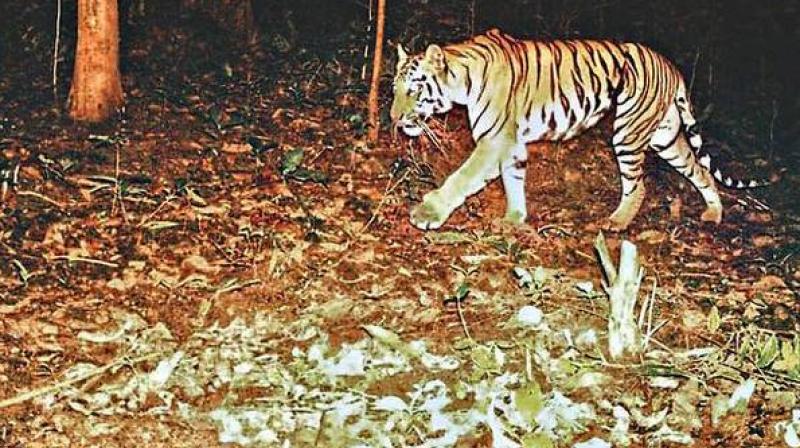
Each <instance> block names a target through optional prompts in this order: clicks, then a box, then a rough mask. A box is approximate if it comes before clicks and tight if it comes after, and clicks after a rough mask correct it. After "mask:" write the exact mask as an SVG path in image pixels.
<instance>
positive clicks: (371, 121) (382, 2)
mask: <svg viewBox="0 0 800 448" xmlns="http://www.w3.org/2000/svg"><path fill="white" fill-rule="evenodd" d="M385 19H386V0H378V15H377V17H376V20H375V21H376V22H377V23H376V25H375V54H374V59H373V60H372V80H371V81H372V82H370V87H369V97H368V98H367V124H368V126H369V131H368V133H367V140H368V141H369V142H370V143H375V142H377V141H378V130H379V128H380V126H381V120H380V115H379V111H378V93H379V92H380V84H381V60H382V59H383V27H384V22H385Z"/></svg>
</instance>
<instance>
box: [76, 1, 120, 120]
mask: <svg viewBox="0 0 800 448" xmlns="http://www.w3.org/2000/svg"><path fill="white" fill-rule="evenodd" d="M122 101H123V98H122V80H121V79H120V74H119V11H118V9H117V0H78V43H77V46H76V49H75V68H74V70H73V75H72V87H71V88H70V92H69V115H70V117H72V118H73V119H74V120H78V121H88V122H100V121H103V120H105V119H107V118H108V117H110V116H111V115H113V114H114V113H115V112H116V111H117V110H118V109H119V108H120V107H121V106H122Z"/></svg>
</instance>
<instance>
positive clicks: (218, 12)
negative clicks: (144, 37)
mask: <svg viewBox="0 0 800 448" xmlns="http://www.w3.org/2000/svg"><path fill="white" fill-rule="evenodd" d="M181 6H182V7H183V9H184V10H186V11H200V12H202V13H204V14H205V15H206V16H208V17H209V18H210V19H212V20H213V22H214V23H215V24H217V25H218V26H220V27H222V28H223V29H224V32H226V33H232V35H233V37H234V38H235V39H236V42H237V43H238V44H239V45H241V46H245V47H246V46H249V45H252V44H255V43H256V42H258V26H257V24H256V20H255V14H254V13H253V2H252V1H251V0H182V2H181Z"/></svg>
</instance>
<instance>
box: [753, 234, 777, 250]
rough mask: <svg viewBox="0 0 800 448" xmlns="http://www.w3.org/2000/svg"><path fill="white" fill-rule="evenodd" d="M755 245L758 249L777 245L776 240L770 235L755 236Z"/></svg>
mask: <svg viewBox="0 0 800 448" xmlns="http://www.w3.org/2000/svg"><path fill="white" fill-rule="evenodd" d="M753 245H754V246H755V247H758V248H764V247H768V246H774V245H775V238H773V237H771V236H769V235H755V236H754V237H753Z"/></svg>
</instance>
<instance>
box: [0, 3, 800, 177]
mask: <svg viewBox="0 0 800 448" xmlns="http://www.w3.org/2000/svg"><path fill="white" fill-rule="evenodd" d="M178 4H179V2H178V1H176V0H152V1H146V2H145V3H141V2H139V1H131V0H121V1H120V16H121V27H122V28H121V34H122V55H121V56H122V70H123V74H124V75H128V76H126V78H125V79H126V80H125V86H124V87H125V90H126V91H130V90H131V89H132V88H136V87H138V88H142V89H147V88H153V86H154V84H153V82H152V80H153V79H154V77H155V78H158V79H160V77H161V76H165V77H166V78H175V79H177V78H182V77H192V76H199V75H200V74H201V73H204V72H205V71H207V70H208V69H209V67H213V66H215V65H219V64H220V62H221V61H226V62H227V61H230V60H233V61H236V60H237V58H240V57H247V56H245V55H246V54H252V53H253V48H252V47H250V48H247V49H243V48H242V45H241V42H236V41H234V39H233V38H232V33H228V32H226V31H225V30H223V29H220V28H219V24H218V23H215V21H214V18H212V17H203V15H202V14H201V13H197V12H195V13H191V14H187V13H186V12H185V11H181V10H180V7H179V6H178ZM141 5H144V8H141V9H140V8H139V6H141ZM253 10H254V14H255V17H256V21H257V26H258V28H259V30H260V41H259V42H258V48H257V52H258V53H259V55H260V58H257V61H258V63H257V64H256V65H255V67H256V69H257V70H259V71H261V72H262V73H263V74H264V75H265V76H271V77H280V76H286V75H287V74H284V73H282V72H281V71H282V70H283V69H284V68H285V67H284V66H283V65H282V64H281V62H282V61H285V60H288V59H296V58H312V57H314V58H320V59H331V60H333V59H335V60H337V61H340V62H343V63H345V64H348V65H349V69H351V70H352V71H353V73H354V72H355V71H357V70H359V69H360V68H361V66H363V50H364V46H365V45H368V43H369V42H370V34H369V32H368V26H369V20H368V17H369V15H368V11H369V2H368V1H352V0H316V1H315V0H293V1H278V0H269V1H267V0H254V1H253ZM142 11H143V12H144V14H141V13H140V12H142ZM55 12H56V6H55V1H36V0H34V1H21V0H4V1H2V3H1V4H0V114H6V115H21V116H25V113H26V111H24V110H15V111H13V112H12V111H9V110H3V108H4V106H3V103H6V105H7V104H9V103H10V100H16V101H14V102H13V104H14V105H15V106H16V108H19V107H23V108H25V106H27V107H29V108H30V109H31V110H35V109H37V108H41V107H50V106H51V105H52V103H53V99H52V93H51V92H50V90H51V89H50V88H48V87H46V86H48V84H49V78H50V70H51V63H52V52H53V27H54V22H55ZM74 22H75V3H74V2H73V1H70V0H64V2H63V19H62V26H61V30H62V48H61V56H62V58H63V59H62V61H61V64H60V78H61V83H60V86H59V87H60V95H61V96H62V98H60V99H59V101H62V100H64V99H65V97H66V92H67V90H68V86H69V84H68V82H69V76H70V75H71V64H72V60H71V57H72V50H73V44H74V38H75V30H74ZM798 25H800V1H798V0H792V1H763V2H755V1H746V0H726V1H709V0H700V1H688V0H677V1H669V2H662V1H658V2H656V1H621V0H618V1H614V0H610V1H596V0H566V1H564V0H503V1H488V0H475V1H471V0H460V1H455V0H405V1H398V0H388V13H387V38H388V40H389V42H390V43H391V44H394V43H396V42H402V43H404V44H405V45H406V46H407V47H409V48H411V49H413V50H416V51H418V50H420V49H422V48H424V46H425V45H426V44H427V43H429V42H439V43H441V42H452V41H458V40H462V39H464V38H466V37H468V36H469V35H471V34H473V33H479V32H481V31H484V30H486V29H487V28H491V27H499V28H501V29H503V30H504V31H506V32H508V33H510V34H513V35H516V36H517V37H527V38H543V39H552V38H560V37H601V38H612V39H616V40H625V41H639V42H643V43H646V44H648V45H649V46H651V47H653V48H655V49H657V50H659V51H660V52H662V53H663V54H665V55H666V56H667V57H669V58H670V59H671V60H673V61H674V62H675V63H676V64H677V65H678V66H679V67H680V68H681V70H682V72H683V73H684V75H685V77H686V78H687V82H689V83H690V84H691V85H692V91H693V97H694V102H695V105H696V106H695V107H696V112H697V114H696V115H698V116H699V118H700V120H701V123H702V124H703V127H704V129H705V131H706V132H705V134H706V135H707V137H706V140H708V141H709V142H711V143H712V144H714V143H716V144H717V146H719V147H721V148H722V152H723V153H728V156H730V155H731V153H735V154H737V157H741V156H742V155H744V156H745V157H759V158H762V159H765V160H767V162H768V164H769V166H772V165H774V164H775V163H776V158H777V159H778V163H779V164H780V165H782V166H784V167H786V166H788V167H789V168H791V166H793V165H794V164H795V163H796V162H795V160H796V159H798V158H800V148H799V147H800V144H799V142H800V88H798V78H799V77H800V76H798V66H799V65H800V64H798V59H800V26H798ZM154 30H157V32H155V31H154ZM165 35H166V36H167V37H164V36H165ZM154 36H155V37H154ZM187 43H188V45H186V44H187ZM133 48H139V49H141V48H146V49H147V51H146V52H147V54H141V53H142V51H139V52H138V53H135V54H134V52H133V51H132V50H131V49H133ZM393 57H394V55H393V51H389V55H388V56H387V59H392V58H393ZM148 58H149V59H148ZM392 67H393V64H391V63H389V64H387V73H386V74H385V75H386V76H385V79H386V80H387V81H388V79H389V78H390V76H391V73H390V71H391V68H392ZM351 75H352V73H351ZM352 77H353V81H352V82H353V84H354V88H355V89H357V90H361V91H363V90H364V86H363V83H362V82H361V80H360V77H356V76H352ZM169 81H170V80H169V79H166V80H161V81H160V82H164V83H169Z"/></svg>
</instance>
